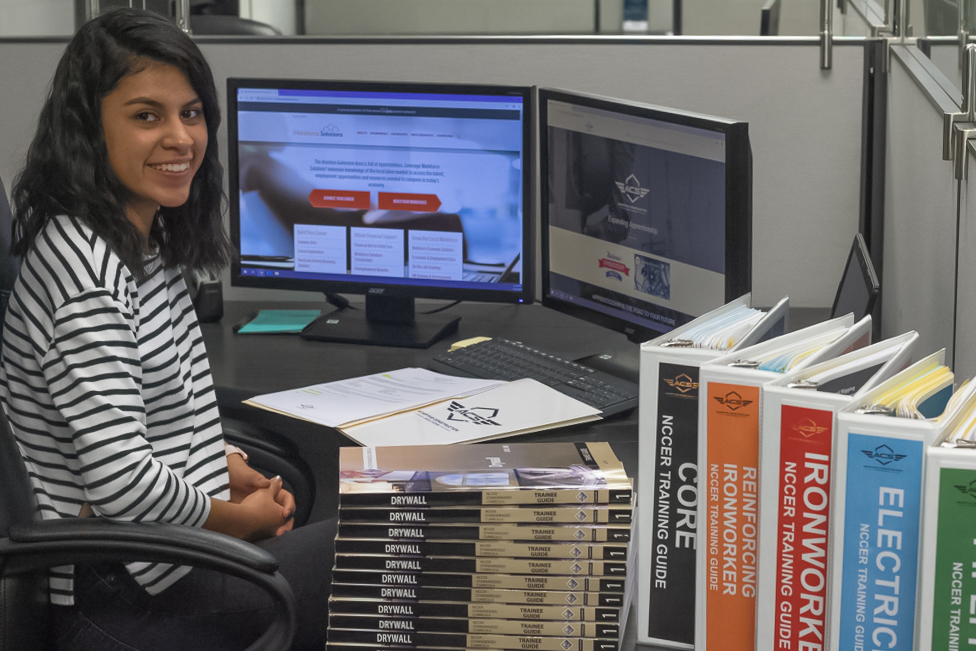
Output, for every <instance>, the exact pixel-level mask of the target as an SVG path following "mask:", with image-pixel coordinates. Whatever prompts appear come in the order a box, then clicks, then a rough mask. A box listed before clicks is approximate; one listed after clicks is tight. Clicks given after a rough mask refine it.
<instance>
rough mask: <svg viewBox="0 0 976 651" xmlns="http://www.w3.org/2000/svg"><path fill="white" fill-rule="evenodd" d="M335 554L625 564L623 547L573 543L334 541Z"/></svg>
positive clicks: (339, 539) (625, 556)
mask: <svg viewBox="0 0 976 651" xmlns="http://www.w3.org/2000/svg"><path fill="white" fill-rule="evenodd" d="M335 551H336V553H337V554H380V555H386V556H397V557H412V556H474V557H484V558H501V557H512V558H571V559H577V560H606V561H626V560H627V547H626V546H625V545H622V546H617V545H600V544H595V545H589V544H576V543H518V542H510V541H507V540H501V541H498V540H492V541H479V542H458V541H452V542H420V541H413V540H411V541H390V540H367V539H362V538H354V539H347V538H336V540H335Z"/></svg>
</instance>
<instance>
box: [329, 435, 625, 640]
mask: <svg viewBox="0 0 976 651" xmlns="http://www.w3.org/2000/svg"><path fill="white" fill-rule="evenodd" d="M632 498H633V484H632V482H631V480H630V479H629V478H628V477H627V476H626V472H625V471H624V468H623V465H622V464H621V463H620V461H619V460H618V459H617V458H616V456H615V455H614V454H613V451H612V450H611V448H610V445H609V444H607V443H568V442H558V443H508V444H494V443H492V444H478V445H466V446H403V447H390V448H342V450H341V452H340V500H339V528H338V535H337V537H336V541H335V550H336V563H335V570H334V573H333V586H332V598H331V601H330V606H329V635H328V645H327V648H328V649H329V651H364V650H365V649H383V648H411V649H426V648H436V649H470V648H492V649H535V650H538V651H545V650H551V651H617V650H618V647H619V640H620V638H621V636H622V634H623V628H624V626H625V625H626V614H627V609H628V607H629V599H628V596H629V594H630V593H629V592H628V590H629V588H630V584H631V583H632V580H631V577H628V563H627V560H628V558H630V557H631V553H630V549H629V546H630V542H631V538H632V536H631V522H632Z"/></svg>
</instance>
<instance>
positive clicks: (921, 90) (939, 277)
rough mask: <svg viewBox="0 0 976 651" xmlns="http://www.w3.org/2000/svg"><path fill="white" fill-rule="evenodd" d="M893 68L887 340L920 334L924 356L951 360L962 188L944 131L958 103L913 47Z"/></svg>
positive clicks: (894, 54)
mask: <svg viewBox="0 0 976 651" xmlns="http://www.w3.org/2000/svg"><path fill="white" fill-rule="evenodd" d="M889 65H890V70H889V75H888V138H887V143H888V153H887V163H886V170H887V177H886V180H885V190H886V196H885V240H884V260H885V269H884V280H883V282H882V293H881V297H882V318H881V323H882V328H883V333H884V335H885V336H892V335H896V334H899V333H902V332H905V331H907V330H917V331H918V332H919V335H920V342H919V343H920V348H919V351H920V353H921V354H928V353H930V352H934V351H935V350H937V349H939V348H943V347H944V348H946V352H947V357H946V359H947V360H951V359H952V353H953V338H954V325H953V304H954V300H955V292H956V284H955V278H954V254H955V246H954V243H955V241H956V232H955V231H956V214H957V191H958V187H959V184H958V183H956V181H955V179H954V176H953V170H952V163H951V162H950V161H944V160H942V125H943V114H944V113H946V112H954V111H958V110H959V108H958V100H957V99H956V98H955V97H954V96H953V95H952V94H951V93H950V92H949V90H951V89H947V88H946V87H945V86H944V84H942V83H940V79H943V80H944V76H942V75H941V74H939V72H938V70H937V69H936V68H935V66H934V64H932V62H931V61H930V60H929V59H928V58H927V57H926V56H925V55H924V53H922V52H921V50H919V49H918V48H916V47H915V46H914V45H893V46H892V48H891V58H890V64H889ZM974 169H976V168H974Z"/></svg>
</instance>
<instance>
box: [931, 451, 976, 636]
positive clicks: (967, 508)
mask: <svg viewBox="0 0 976 651" xmlns="http://www.w3.org/2000/svg"><path fill="white" fill-rule="evenodd" d="M937 486H938V494H937V495H936V496H933V497H934V499H931V500H930V499H929V498H928V496H926V504H927V508H928V507H932V508H934V509H937V513H938V523H937V526H936V528H935V532H934V537H935V569H934V571H933V573H932V574H933V576H934V579H935V590H934V594H933V597H934V598H933V600H932V603H931V606H929V604H927V603H923V604H922V608H921V609H920V611H921V613H920V614H921V618H920V619H927V620H928V621H927V626H923V629H924V628H930V629H931V637H930V639H929V640H921V644H920V645H919V648H921V649H964V648H967V647H970V648H971V647H972V646H973V641H974V640H976V467H970V468H941V470H940V472H939V473H938V479H937ZM926 533H927V534H928V535H931V532H930V531H929V530H926ZM929 608H931V610H930V611H928V609H929Z"/></svg>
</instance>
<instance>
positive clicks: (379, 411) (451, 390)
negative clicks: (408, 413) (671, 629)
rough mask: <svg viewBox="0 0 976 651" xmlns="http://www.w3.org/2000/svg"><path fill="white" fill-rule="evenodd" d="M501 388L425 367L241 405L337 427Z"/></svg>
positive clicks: (293, 391)
mask: <svg viewBox="0 0 976 651" xmlns="http://www.w3.org/2000/svg"><path fill="white" fill-rule="evenodd" d="M501 384H505V382H503V381H501V380H481V379H475V378H462V377H454V376H451V375H442V374H441V373H435V372H433V371H428V370H427V369H423V368H403V369H399V370H397V371H389V372H387V373H375V374H373V375H365V376H363V377H357V378H351V379H349V380H340V381H338V382H328V383H326V384H315V385H312V386H308V387H303V388H301V389H291V390H288V391H279V392H277V393H268V394H265V395H261V396H255V397H254V398H251V399H250V400H246V401H245V403H246V404H249V405H253V406H255V407H261V408H263V409H269V410H271V411H276V412H280V413H283V414H286V415H288V416H294V417H295V418H301V419H302V420H309V421H312V422H313V423H319V424H321V425H328V426H329V427H339V426H341V425H351V424H353V423H358V422H363V421H367V420H370V419H373V418H380V417H383V416H387V415H389V414H395V413H397V412H399V411H404V410H407V409H416V408H418V407H423V406H424V405H429V404H431V403H434V402H439V401H441V400H445V399H447V398H455V397H463V396H468V395H471V394H474V393H479V392H481V391H485V390H487V389H490V388H492V387H496V386H499V385H501Z"/></svg>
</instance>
